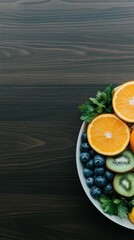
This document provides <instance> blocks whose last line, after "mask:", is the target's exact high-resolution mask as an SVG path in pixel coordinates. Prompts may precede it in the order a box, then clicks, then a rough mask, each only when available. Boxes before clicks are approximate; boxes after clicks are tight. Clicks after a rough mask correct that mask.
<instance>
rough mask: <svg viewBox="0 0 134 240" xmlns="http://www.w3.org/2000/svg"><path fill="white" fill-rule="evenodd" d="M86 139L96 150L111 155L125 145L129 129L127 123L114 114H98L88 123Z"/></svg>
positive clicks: (128, 137)
mask: <svg viewBox="0 0 134 240" xmlns="http://www.w3.org/2000/svg"><path fill="white" fill-rule="evenodd" d="M87 139H88V142H89V144H90V146H91V147H92V148H93V149H94V150H95V151H96V152H98V153H101V154H103V155H106V156H113V155H116V154H119V153H120V152H122V151H123V150H124V149H125V148H126V147H127V145H128V143H129V140H130V130H129V127H128V126H127V124H126V123H124V122H123V121H122V120H120V119H119V118H118V117H116V116H115V115H114V114H100V115H99V116H97V117H96V118H94V119H93V121H92V122H91V123H90V124H89V125H88V127H87Z"/></svg>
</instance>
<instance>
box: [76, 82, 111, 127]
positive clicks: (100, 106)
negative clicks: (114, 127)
mask: <svg viewBox="0 0 134 240" xmlns="http://www.w3.org/2000/svg"><path fill="white" fill-rule="evenodd" d="M113 89H114V86H113V84H110V85H109V86H107V87H106V89H105V90H104V91H102V92H101V91H97V93H96V97H95V98H93V97H90V98H89V99H88V100H87V101H86V102H85V103H83V104H82V105H81V106H79V110H80V112H81V113H82V115H81V120H82V121H85V122H91V121H92V120H93V119H94V118H95V117H96V116H97V115H99V114H101V113H113V108H112V96H113Z"/></svg>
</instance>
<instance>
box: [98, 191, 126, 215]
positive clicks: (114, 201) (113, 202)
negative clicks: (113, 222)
mask: <svg viewBox="0 0 134 240" xmlns="http://www.w3.org/2000/svg"><path fill="white" fill-rule="evenodd" d="M99 201H100V204H101V207H102V209H103V211H104V212H105V213H108V214H109V215H116V216H118V217H120V218H127V216H128V206H127V203H126V202H125V201H124V200H123V199H121V198H114V197H112V198H110V197H107V196H105V195H103V194H102V195H101V196H100V198H99Z"/></svg>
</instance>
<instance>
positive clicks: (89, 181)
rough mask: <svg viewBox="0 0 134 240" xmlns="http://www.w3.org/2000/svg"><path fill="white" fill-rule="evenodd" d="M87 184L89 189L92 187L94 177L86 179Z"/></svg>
mask: <svg viewBox="0 0 134 240" xmlns="http://www.w3.org/2000/svg"><path fill="white" fill-rule="evenodd" d="M86 184H87V186H88V187H92V186H93V185H94V178H93V177H88V178H87V179H86Z"/></svg>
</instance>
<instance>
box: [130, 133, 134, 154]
mask: <svg viewBox="0 0 134 240" xmlns="http://www.w3.org/2000/svg"><path fill="white" fill-rule="evenodd" d="M130 147H131V150H132V152H133V153H134V129H133V130H132V131H131V133H130Z"/></svg>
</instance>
